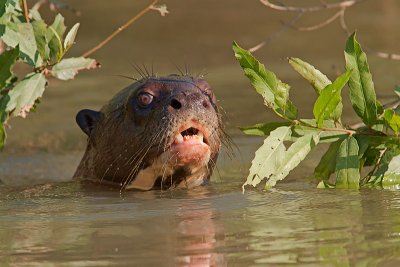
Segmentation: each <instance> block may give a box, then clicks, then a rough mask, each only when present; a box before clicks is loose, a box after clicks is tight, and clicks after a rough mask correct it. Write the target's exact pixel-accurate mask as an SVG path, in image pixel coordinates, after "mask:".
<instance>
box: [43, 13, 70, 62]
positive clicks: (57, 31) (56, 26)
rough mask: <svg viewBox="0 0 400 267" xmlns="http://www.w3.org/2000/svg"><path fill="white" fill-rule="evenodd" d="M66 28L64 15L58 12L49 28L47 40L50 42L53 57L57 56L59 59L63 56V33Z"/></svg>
mask: <svg viewBox="0 0 400 267" xmlns="http://www.w3.org/2000/svg"><path fill="white" fill-rule="evenodd" d="M65 30H66V27H65V24H64V17H63V16H62V15H61V14H57V16H56V17H55V19H54V22H53V24H52V25H51V26H49V28H48V29H47V34H46V40H47V43H48V44H49V48H50V55H49V57H51V58H56V59H57V61H59V60H60V59H61V58H62V56H63V43H62V39H63V35H64V32H65Z"/></svg>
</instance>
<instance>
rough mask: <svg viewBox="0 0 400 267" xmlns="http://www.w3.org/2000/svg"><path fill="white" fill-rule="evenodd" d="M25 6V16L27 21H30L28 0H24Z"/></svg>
mask: <svg viewBox="0 0 400 267" xmlns="http://www.w3.org/2000/svg"><path fill="white" fill-rule="evenodd" d="M22 4H23V8H24V16H25V20H26V22H28V23H29V10H28V4H27V3H26V0H22Z"/></svg>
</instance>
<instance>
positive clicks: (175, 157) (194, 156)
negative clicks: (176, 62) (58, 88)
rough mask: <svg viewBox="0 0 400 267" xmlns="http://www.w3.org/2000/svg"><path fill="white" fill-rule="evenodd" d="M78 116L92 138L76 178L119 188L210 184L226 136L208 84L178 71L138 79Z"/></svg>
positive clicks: (78, 121)
mask: <svg viewBox="0 0 400 267" xmlns="http://www.w3.org/2000/svg"><path fill="white" fill-rule="evenodd" d="M76 121H77V123H78V125H79V126H80V128H81V129H82V130H83V132H84V133H86V134H87V135H88V143H87V148H86V151H85V154H84V156H83V158H82V160H81V162H80V164H79V166H78V168H77V170H76V172H75V174H74V178H84V179H89V180H92V181H97V182H102V183H107V184H115V185H118V186H120V187H121V189H141V190H150V189H154V188H161V189H165V188H172V187H188V188H190V187H194V186H198V185H202V184H205V183H207V181H208V180H209V177H210V175H211V173H212V169H213V167H215V162H216V160H217V157H218V153H219V150H220V147H221V139H222V138H223V136H224V134H223V130H222V125H221V118H220V115H219V111H218V105H217V100H216V98H215V96H214V94H213V92H212V89H211V87H210V86H209V84H208V83H207V82H206V81H205V80H202V79H195V78H193V77H188V76H180V75H170V76H167V77H146V78H144V79H142V80H139V81H137V82H135V83H133V84H132V85H130V86H128V87H127V88H125V89H123V90H122V91H120V92H119V93H117V94H116V95H115V96H114V97H113V98H112V99H111V100H110V101H109V102H108V103H107V104H106V105H105V106H104V107H103V108H102V109H101V110H100V111H99V112H97V111H93V110H88V109H84V110H81V111H80V112H79V113H78V114H77V116H76Z"/></svg>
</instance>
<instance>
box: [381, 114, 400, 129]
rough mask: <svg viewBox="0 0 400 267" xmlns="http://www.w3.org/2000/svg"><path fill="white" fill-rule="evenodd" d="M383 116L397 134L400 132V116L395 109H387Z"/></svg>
mask: <svg viewBox="0 0 400 267" xmlns="http://www.w3.org/2000/svg"><path fill="white" fill-rule="evenodd" d="M383 118H384V119H385V122H386V124H387V125H389V126H390V128H392V130H393V131H394V132H395V133H396V134H398V133H399V132H400V116H399V115H397V114H396V113H395V112H394V110H393V109H386V110H385V112H384V113H383Z"/></svg>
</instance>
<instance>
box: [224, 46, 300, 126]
mask: <svg viewBox="0 0 400 267" xmlns="http://www.w3.org/2000/svg"><path fill="white" fill-rule="evenodd" d="M232 48H233V51H234V52H235V57H236V59H237V60H238V61H239V63H240V66H241V67H242V68H243V71H244V73H245V75H246V76H247V78H249V80H250V82H251V84H252V85H253V87H254V88H255V89H256V91H257V92H258V93H259V94H260V95H262V97H263V98H264V102H265V104H266V105H267V106H268V107H270V108H271V109H272V110H274V111H275V112H276V113H278V114H280V115H281V116H283V117H284V118H287V119H290V120H294V119H296V118H297V108H296V107H295V106H294V105H293V103H292V102H291V101H290V100H289V86H288V85H287V84H285V83H283V82H282V81H280V80H279V79H278V78H277V77H276V75H275V74H274V73H273V72H271V71H269V70H267V69H266V68H265V66H264V65H263V64H261V63H260V62H259V61H257V60H256V59H255V58H254V57H253V55H252V54H251V53H250V52H248V51H247V50H244V49H243V48H241V47H239V46H238V45H237V44H236V43H235V42H234V43H233V47H232Z"/></svg>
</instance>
